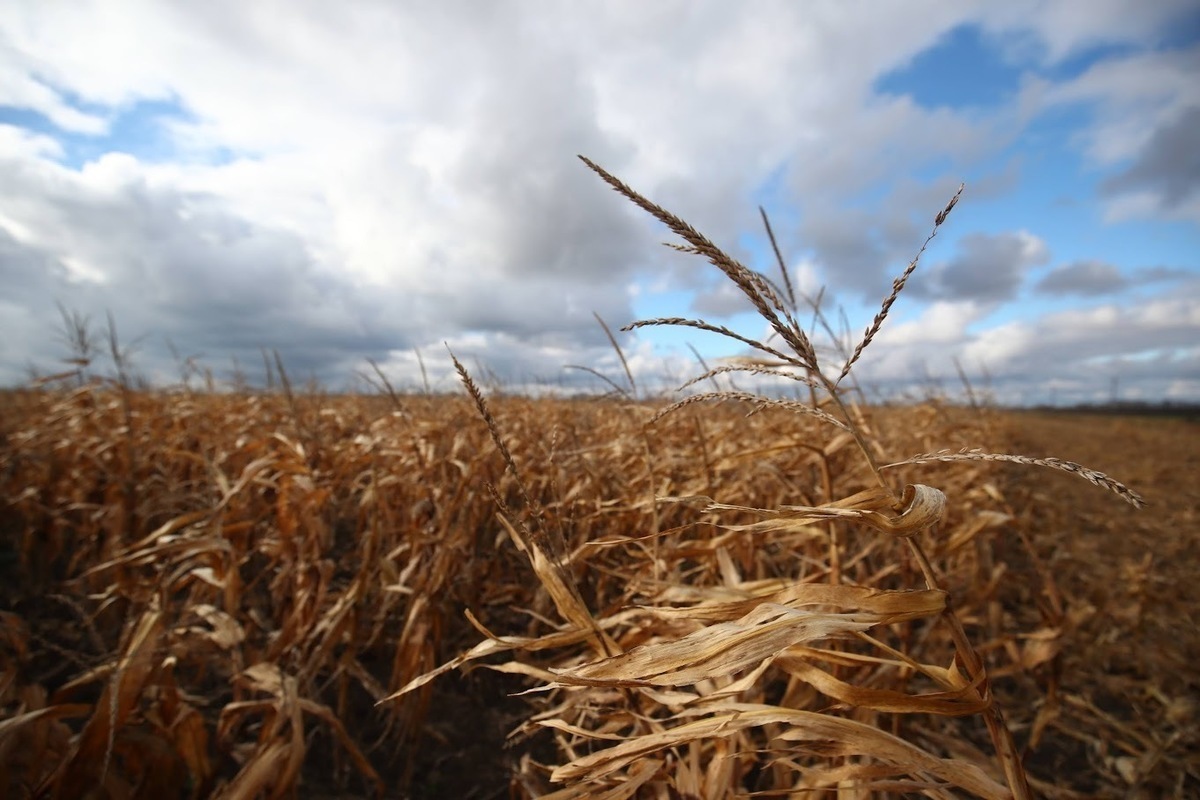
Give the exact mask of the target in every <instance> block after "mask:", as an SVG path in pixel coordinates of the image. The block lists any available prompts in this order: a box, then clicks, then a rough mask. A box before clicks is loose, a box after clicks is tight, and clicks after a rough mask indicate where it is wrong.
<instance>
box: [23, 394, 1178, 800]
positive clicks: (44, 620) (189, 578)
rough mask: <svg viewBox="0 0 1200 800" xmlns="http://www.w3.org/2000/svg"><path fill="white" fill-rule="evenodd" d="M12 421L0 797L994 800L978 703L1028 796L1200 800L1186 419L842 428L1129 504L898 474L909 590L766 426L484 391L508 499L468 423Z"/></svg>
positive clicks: (818, 463) (861, 476)
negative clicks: (918, 500) (983, 457)
mask: <svg viewBox="0 0 1200 800" xmlns="http://www.w3.org/2000/svg"><path fill="white" fill-rule="evenodd" d="M3 403H4V406H3V417H2V420H3V423H2V428H0V435H2V437H3V439H2V442H3V445H2V446H3V449H2V451H0V478H2V481H3V483H2V485H0V491H2V493H3V498H4V508H5V511H4V516H3V522H2V524H3V529H2V532H3V539H2V544H0V548H2V550H0V557H2V558H3V570H4V580H3V586H2V587H0V592H2V603H3V613H2V614H0V623H2V625H0V630H2V637H0V670H2V672H0V676H2V680H0V703H2V706H0V707H2V709H3V715H4V721H3V722H0V779H2V780H3V781H4V784H3V785H4V793H5V795H6V796H8V797H28V796H46V797H79V796H84V795H85V794H86V793H87V791H88V790H89V789H92V788H93V787H102V788H101V789H99V790H95V791H97V792H98V794H93V795H92V796H106V797H150V796H155V797H158V796H173V797H206V796H221V797H255V796H272V797H277V796H283V795H286V794H289V793H290V792H291V791H292V790H293V789H294V788H298V789H299V792H300V795H301V796H319V794H320V793H322V792H323V793H325V794H327V795H330V796H372V795H376V794H379V795H386V796H412V797H503V796H516V797H533V796H539V795H544V794H546V793H547V792H552V791H557V792H559V793H558V794H556V795H555V796H556V797H575V796H587V795H589V794H590V795H599V794H600V793H602V792H607V794H604V795H603V796H607V797H664V798H665V797H680V796H700V797H706V796H711V797H723V796H746V795H749V794H750V793H751V792H767V793H770V794H773V795H782V794H788V793H790V792H796V791H800V790H801V789H808V790H810V791H809V792H808V793H807V794H805V795H804V796H821V791H820V789H821V787H826V790H827V791H826V794H829V795H830V796H832V791H833V790H834V788H836V787H837V786H839V785H841V787H842V789H841V790H842V791H847V789H848V787H850V786H858V787H860V788H859V790H858V791H861V792H863V793H868V794H885V793H891V794H892V796H902V795H906V794H907V795H914V794H922V793H924V794H926V795H928V796H934V797H941V796H964V795H968V796H969V795H975V796H985V797H993V796H994V797H1001V796H1008V790H1007V789H1005V788H1004V786H1005V773H1004V769H1003V766H1002V765H1001V762H1000V760H999V756H998V755H997V753H996V751H995V750H994V748H993V746H992V739H991V737H990V735H989V730H988V724H987V714H988V713H989V712H988V711H987V708H989V707H990V708H994V709H998V710H999V711H1001V712H1002V715H1003V718H1004V719H1005V721H1006V723H1007V726H1008V728H1009V730H1011V732H1012V739H1013V741H1014V742H1015V746H1016V748H1017V751H1018V752H1019V754H1020V756H1021V758H1022V759H1023V761H1024V764H1025V767H1026V770H1027V772H1028V777H1029V780H1030V782H1031V783H1032V784H1033V786H1034V790H1035V791H1036V792H1038V793H1041V794H1045V795H1046V796H1050V797H1090V796H1111V797H1123V796H1145V797H1185V796H1190V795H1194V794H1195V793H1196V792H1197V791H1200V759H1198V758H1197V756H1196V755H1195V754H1196V753H1197V752H1200V742H1198V741H1197V739H1198V735H1197V729H1196V726H1195V722H1194V719H1195V714H1196V709H1195V707H1194V706H1195V700H1194V698H1195V697H1197V696H1200V685H1198V684H1200V676H1198V675H1197V671H1196V669H1195V667H1194V665H1195V664H1196V663H1197V660H1198V658H1200V649H1198V642H1200V637H1198V636H1197V633H1196V626H1195V617H1196V610H1197V607H1198V602H1200V597H1198V592H1197V582H1196V580H1195V574H1196V555H1195V553H1196V552H1197V541H1196V538H1197V534H1196V509H1197V506H1198V499H1200V498H1198V495H1197V489H1196V487H1195V481H1194V475H1195V474H1196V469H1197V461H1198V459H1200V439H1198V438H1197V436H1196V432H1197V429H1196V427H1195V423H1194V422H1188V421H1184V420H1160V419H1153V420H1147V419H1138V418H1108V417H1100V416H1086V417H1084V416H1061V415H1060V416H1053V417H1049V416H1044V415H1032V414H1028V413H1011V412H1006V413H1000V412H994V411H988V410H982V411H972V410H968V409H962V408H955V407H948V406H940V405H922V406H918V407H912V408H903V409H880V410H877V411H874V412H872V411H869V410H867V409H857V410H856V412H855V413H856V414H859V415H860V417H859V421H860V424H861V426H862V429H863V430H864V431H866V432H868V433H869V434H870V437H871V440H872V441H873V442H875V443H877V445H878V448H877V449H878V454H877V455H878V458H879V462H880V463H881V464H886V463H889V462H891V461H895V460H902V459H905V458H907V457H909V456H912V455H915V454H917V453H925V452H933V451H938V450H941V449H950V450H953V451H957V450H959V449H961V448H966V447H981V448H983V449H984V450H986V451H988V452H994V453H1022V454H1029V455H1034V456H1057V457H1060V458H1067V459H1073V460H1076V461H1079V462H1082V463H1085V464H1087V465H1088V466H1090V467H1093V468H1096V469H1099V470H1102V471H1103V472H1105V473H1108V474H1109V475H1112V476H1113V477H1115V478H1117V479H1120V480H1122V481H1124V482H1126V483H1127V484H1129V485H1130V486H1131V487H1132V488H1134V489H1136V490H1138V491H1140V492H1143V493H1144V494H1145V496H1146V499H1147V501H1148V503H1149V506H1148V508H1146V509H1144V510H1140V511H1139V510H1136V509H1134V508H1133V507H1132V506H1131V505H1129V504H1128V503H1126V502H1124V501H1123V499H1122V497H1120V496H1118V495H1117V494H1114V493H1112V492H1109V491H1105V490H1104V488H1103V487H1097V486H1093V485H1090V484H1089V483H1088V482H1086V481H1084V480H1081V479H1080V477H1079V476H1077V475H1070V474H1065V473H1064V472H1062V471H1061V470H1053V469H1047V468H1045V467H1038V466H1023V465H1019V464H1005V463H995V462H993V461H979V460H970V461H959V462H954V463H930V464H921V465H907V466H903V467H897V468H893V469H888V470H885V472H886V473H887V474H888V475H889V478H890V479H891V480H892V481H894V483H895V485H896V486H897V487H903V486H905V485H909V484H925V485H928V486H930V487H934V488H937V489H940V490H941V491H942V492H944V493H945V495H946V506H945V509H944V513H943V515H942V517H941V520H940V522H939V523H938V524H937V525H936V526H935V527H934V528H932V529H928V530H923V531H921V532H919V533H917V534H916V537H917V540H918V542H919V544H920V546H921V550H922V551H923V552H924V553H926V554H927V555H928V560H929V566H930V568H931V569H932V571H933V573H934V575H935V577H936V580H937V582H938V584H939V585H940V588H941V590H944V591H930V590H928V589H927V588H926V585H925V578H924V575H923V572H922V567H921V564H920V563H919V562H918V560H916V559H915V558H914V556H913V551H912V550H910V549H909V548H908V547H907V546H906V545H905V540H904V539H903V538H902V536H903V535H907V533H905V532H901V533H900V534H898V533H896V532H889V531H888V530H887V525H886V524H885V523H883V522H880V521H879V520H875V519H874V518H873V517H871V516H870V514H867V513H858V512H855V513H848V509H849V510H853V509H854V508H864V507H865V505H864V503H858V504H857V505H856V504H853V503H851V504H847V503H842V504H840V505H839V504H837V503H836V501H839V500H844V499H845V498H851V497H854V496H856V495H858V493H860V492H864V491H867V490H870V489H871V474H870V471H869V470H868V469H867V468H866V467H865V466H864V463H863V459H862V458H861V455H860V454H858V453H855V452H854V448H853V440H852V438H851V437H850V436H849V435H848V434H846V433H845V432H839V431H837V430H831V429H830V427H829V426H828V425H827V424H825V423H824V421H822V420H820V419H817V418H814V417H811V416H798V415H795V414H790V413H786V412H784V411H781V410H779V409H772V408H764V409H762V410H760V411H759V412H758V413H755V414H753V415H750V416H747V415H746V412H747V410H749V408H750V407H748V406H746V405H739V404H734V403H724V404H718V405H701V404H696V405H691V406H688V407H685V408H683V409H680V410H679V411H677V412H675V413H673V414H671V415H668V416H666V417H664V418H662V419H660V420H658V421H657V422H655V423H654V424H651V425H647V424H646V423H647V422H648V421H649V420H650V419H651V417H652V415H653V413H654V411H655V410H657V409H658V408H659V407H661V404H644V403H621V402H618V401H615V400H595V401H592V400H576V401H556V400H537V401H535V400H528V399H522V398H493V399H491V401H490V403H491V407H492V411H493V413H494V419H495V425H496V427H497V429H498V431H499V432H500V433H501V435H502V438H503V441H504V442H505V444H506V446H507V448H508V449H509V450H510V452H511V459H512V462H513V463H514V464H516V465H517V467H518V469H519V476H520V477H519V480H518V478H517V477H516V476H514V474H513V473H512V472H511V471H506V469H505V461H504V460H503V459H502V457H501V456H500V455H499V453H498V452H497V449H496V447H495V446H494V445H493V443H492V441H491V436H490V433H489V430H488V427H487V426H486V425H485V424H484V422H483V421H482V420H481V418H480V414H479V413H478V410H477V409H476V407H475V406H474V405H473V404H472V403H471V402H470V401H469V400H467V399H465V398H462V397H425V396H416V397H396V398H395V402H394V403H393V402H389V401H388V400H387V399H386V398H385V399H380V398H366V397H332V398H321V397H304V396H299V397H291V398H289V397H287V396H282V395H244V396H212V395H203V394H195V395H189V394H183V393H181V394H131V393H122V392H120V391H114V390H109V389H105V388H103V387H100V386H83V387H80V388H76V389H72V390H65V389H64V390H58V391H50V390H45V391H36V392H34V391H30V392H17V393H11V394H9V395H7V396H6V397H5V398H4V400H3ZM489 485H491V486H494V492H492V493H489V490H488V486H489ZM667 497H675V498H692V499H690V500H687V501H683V502H665V501H664V500H663V498H667ZM699 497H706V498H711V499H712V501H713V503H709V502H708V501H707V500H701V499H696V498H699ZM498 504H499V506H498ZM719 504H724V505H725V506H733V507H735V508H722V507H714V506H719ZM831 504H833V505H831ZM789 506H790V507H797V508H801V507H802V508H808V509H824V510H825V511H824V513H823V514H814V513H811V512H801V511H793V512H789V513H785V514H774V515H772V514H766V513H762V512H755V511H753V510H752V509H756V508H757V509H767V510H770V509H781V508H785V507H789ZM498 507H503V508H504V509H505V510H504V511H503V512H502V513H498ZM706 509H707V510H706ZM830 509H838V511H837V513H833V512H832V511H831V510H830ZM885 511H886V510H885ZM889 513H890V512H889ZM806 514H807V516H806ZM883 516H885V517H886V516H887V513H884V514H883ZM947 601H949V603H951V604H952V607H953V610H954V613H955V614H956V618H957V619H958V620H959V621H961V626H962V630H963V631H964V632H965V635H966V637H967V639H968V640H969V642H970V644H971V647H972V648H973V651H974V652H975V653H976V654H977V655H978V658H979V659H980V660H981V661H982V662H983V663H984V664H986V667H987V675H988V678H989V679H990V685H991V693H992V695H994V700H993V701H992V705H991V706H989V705H988V701H987V694H986V686H987V684H986V683H981V682H980V678H981V676H980V675H977V674H975V672H974V671H973V670H972V668H971V666H970V664H969V663H968V662H969V658H970V657H969V655H966V656H965V655H964V654H963V653H962V651H961V649H960V648H956V637H955V634H954V630H953V624H952V622H951V620H950V619H949V618H948V617H947V616H946V613H945V608H946V606H947ZM468 612H469V613H470V615H471V617H472V619H471V621H468V619H467V618H466V616H465V614H466V613H468ZM680 643H682V644H680ZM639 646H640V647H641V649H640V650H638V649H635V648H638V647H639ZM468 652H470V653H472V654H473V655H475V656H479V657H478V659H477V660H474V661H472V662H471V664H473V665H474V666H475V667H476V669H473V670H471V671H469V672H466V673H463V672H461V671H457V670H452V671H448V672H446V673H445V674H443V675H441V676H439V677H436V678H434V679H431V680H428V681H425V682H422V680H421V676H423V675H427V673H430V672H431V671H433V670H435V669H437V668H438V667H439V665H442V664H446V663H448V662H449V663H454V661H455V659H458V660H460V661H461V660H462V659H461V658H459V657H460V656H461V655H462V654H464V653H468ZM621 653H624V654H626V655H624V656H621V655H619V654H621ZM483 665H487V666H489V667H491V669H480V668H478V667H480V666H483ZM468 666H469V665H468ZM496 670H500V671H499V672H497V671H496ZM406 685H407V686H409V688H410V689H411V691H408V692H407V693H404V694H402V695H399V696H395V697H392V696H393V695H396V693H397V692H399V691H400V690H402V689H404V688H405V687H406ZM529 687H543V688H544V687H552V688H551V689H549V690H547V691H539V692H536V693H533V694H529V695H524V696H521V697H513V696H511V695H512V694H514V693H515V692H518V691H521V690H524V689H526V688H529ZM389 697H391V698H392V699H388V698H389ZM811 790H817V791H815V792H814V791H811Z"/></svg>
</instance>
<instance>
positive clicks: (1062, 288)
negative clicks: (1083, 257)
mask: <svg viewBox="0 0 1200 800" xmlns="http://www.w3.org/2000/svg"><path fill="white" fill-rule="evenodd" d="M1127 285H1128V281H1127V280H1126V278H1125V276H1124V275H1122V274H1121V271H1120V270H1119V269H1117V268H1116V267H1115V266H1113V265H1112V264H1107V263H1105V262H1103V261H1076V262H1074V263H1072V264H1064V265H1063V266H1061V267H1055V268H1054V269H1052V270H1050V272H1048V273H1046V275H1045V276H1044V277H1043V278H1042V279H1041V280H1040V281H1038V282H1037V285H1035V286H1034V290H1035V291H1038V292H1041V293H1042V294H1053V295H1066V294H1078V295H1101V294H1110V293H1112V292H1118V291H1120V290H1121V289H1124V288H1125V287H1126V286H1127Z"/></svg>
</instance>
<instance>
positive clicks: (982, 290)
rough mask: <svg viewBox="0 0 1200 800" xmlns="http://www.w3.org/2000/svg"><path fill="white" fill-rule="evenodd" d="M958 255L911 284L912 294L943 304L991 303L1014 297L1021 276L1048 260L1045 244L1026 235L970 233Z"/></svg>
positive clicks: (936, 265) (927, 271) (960, 243)
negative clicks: (956, 301)
mask: <svg viewBox="0 0 1200 800" xmlns="http://www.w3.org/2000/svg"><path fill="white" fill-rule="evenodd" d="M958 251H959V252H958V253H957V254H956V255H955V256H954V257H953V258H951V259H950V260H949V261H944V262H942V263H939V264H935V265H933V266H932V267H930V268H929V269H928V270H926V272H925V274H924V276H923V278H922V279H921V280H918V281H915V282H914V284H913V286H912V289H911V291H912V293H913V294H914V295H916V296H918V297H921V296H924V297H932V298H937V299H943V300H975V301H979V302H983V303H995V302H1001V301H1004V300H1011V299H1012V298H1014V297H1015V296H1016V295H1017V291H1018V290H1019V289H1020V287H1021V282H1022V281H1023V280H1024V277H1025V274H1026V273H1027V272H1028V271H1029V270H1030V269H1031V268H1032V267H1035V266H1037V265H1039V264H1044V263H1045V262H1046V261H1048V260H1049V258H1050V253H1049V250H1048V249H1047V248H1046V245H1045V243H1044V242H1043V241H1042V240H1041V239H1039V238H1038V237H1036V236H1033V235H1032V234H1029V233H1024V232H1021V233H1000V234H990V233H972V234H968V235H966V236H964V237H962V239H961V240H960V241H959V244H958Z"/></svg>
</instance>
